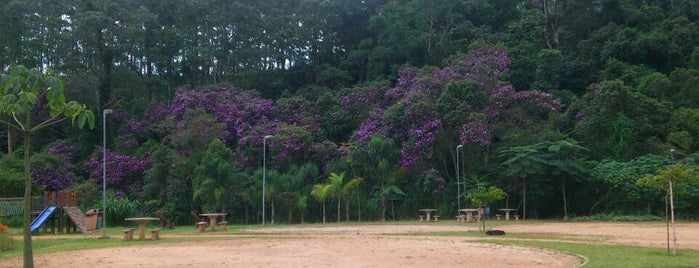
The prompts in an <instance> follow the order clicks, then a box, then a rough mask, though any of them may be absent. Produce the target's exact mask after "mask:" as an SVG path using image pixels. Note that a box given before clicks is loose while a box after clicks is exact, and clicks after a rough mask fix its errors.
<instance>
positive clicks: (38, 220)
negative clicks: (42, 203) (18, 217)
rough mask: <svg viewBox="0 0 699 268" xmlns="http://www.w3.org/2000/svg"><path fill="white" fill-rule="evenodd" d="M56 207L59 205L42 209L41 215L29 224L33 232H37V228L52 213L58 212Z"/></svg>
mask: <svg viewBox="0 0 699 268" xmlns="http://www.w3.org/2000/svg"><path fill="white" fill-rule="evenodd" d="M56 209H58V207H45V208H44V210H43V211H41V214H39V216H37V217H36V218H35V219H34V220H33V221H32V223H31V224H30V225H29V228H30V230H31V232H32V233H35V232H36V231H37V230H39V228H41V226H42V225H44V223H46V221H47V220H48V219H49V218H50V217H51V215H52V214H53V213H54V212H56Z"/></svg>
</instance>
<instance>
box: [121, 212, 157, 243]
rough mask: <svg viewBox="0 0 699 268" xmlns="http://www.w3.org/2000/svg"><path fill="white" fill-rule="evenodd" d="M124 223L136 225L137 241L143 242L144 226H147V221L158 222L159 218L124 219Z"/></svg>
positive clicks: (144, 237)
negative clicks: (130, 222) (129, 222)
mask: <svg viewBox="0 0 699 268" xmlns="http://www.w3.org/2000/svg"><path fill="white" fill-rule="evenodd" d="M124 220H125V221H134V222H136V223H138V240H143V239H146V224H148V222H149V221H159V220H160V219H159V218H148V217H143V218H126V219H124Z"/></svg>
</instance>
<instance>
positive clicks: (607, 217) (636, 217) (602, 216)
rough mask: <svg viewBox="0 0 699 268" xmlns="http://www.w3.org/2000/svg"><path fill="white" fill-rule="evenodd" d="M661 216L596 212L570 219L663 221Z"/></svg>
mask: <svg viewBox="0 0 699 268" xmlns="http://www.w3.org/2000/svg"><path fill="white" fill-rule="evenodd" d="M663 220H665V219H664V218H663V217H659V216H654V215H614V214H597V215H592V216H581V217H574V218H572V219H571V221H643V222H647V221H663Z"/></svg>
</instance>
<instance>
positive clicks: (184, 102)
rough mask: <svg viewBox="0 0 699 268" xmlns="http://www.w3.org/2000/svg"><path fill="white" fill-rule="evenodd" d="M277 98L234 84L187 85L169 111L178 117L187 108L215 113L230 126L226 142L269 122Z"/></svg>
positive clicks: (215, 116)
mask: <svg viewBox="0 0 699 268" xmlns="http://www.w3.org/2000/svg"><path fill="white" fill-rule="evenodd" d="M272 106H273V101H272V100H270V99H264V98H262V97H260V96H259V94H257V93H254V92H251V91H240V90H238V89H235V88H232V87H226V88H219V89H203V90H193V89H183V90H180V91H179V92H178V93H177V95H176V96H175V101H174V102H173V104H172V105H170V106H169V108H168V110H167V111H166V114H167V115H168V116H171V117H173V118H174V119H175V120H181V119H182V118H183V116H184V114H185V112H186V111H187V109H192V108H200V109H203V110H204V111H206V112H207V113H209V114H211V115H212V116H213V117H214V118H215V119H216V120H217V121H218V122H221V123H222V124H223V125H225V126H226V130H228V132H230V133H232V134H233V135H232V136H229V137H221V138H222V139H223V140H224V141H225V142H231V139H236V138H237V139H239V138H241V137H243V136H244V135H245V134H246V132H248V131H251V130H252V129H254V128H255V127H257V126H258V125H261V124H265V123H267V122H269V117H270V114H271V109H272ZM156 109H157V110H156V111H152V113H153V114H155V115H161V114H163V112H164V111H162V110H160V109H159V108H157V107H156Z"/></svg>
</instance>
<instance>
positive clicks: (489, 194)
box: [466, 186, 507, 231]
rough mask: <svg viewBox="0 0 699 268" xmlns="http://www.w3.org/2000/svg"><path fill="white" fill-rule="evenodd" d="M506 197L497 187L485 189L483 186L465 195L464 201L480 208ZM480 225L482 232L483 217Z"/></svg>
mask: <svg viewBox="0 0 699 268" xmlns="http://www.w3.org/2000/svg"><path fill="white" fill-rule="evenodd" d="M506 196H507V194H506V193H505V191H503V190H502V189H500V188H498V187H495V186H490V187H488V188H485V187H484V186H478V188H476V190H475V191H473V192H471V193H469V194H467V195H466V199H468V200H469V201H471V204H473V205H474V206H475V207H479V208H480V207H482V206H485V205H487V204H490V203H493V202H495V201H499V200H502V199H503V198H505V197H506ZM481 223H483V227H482V228H483V231H485V217H483V218H482V219H481Z"/></svg>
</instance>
